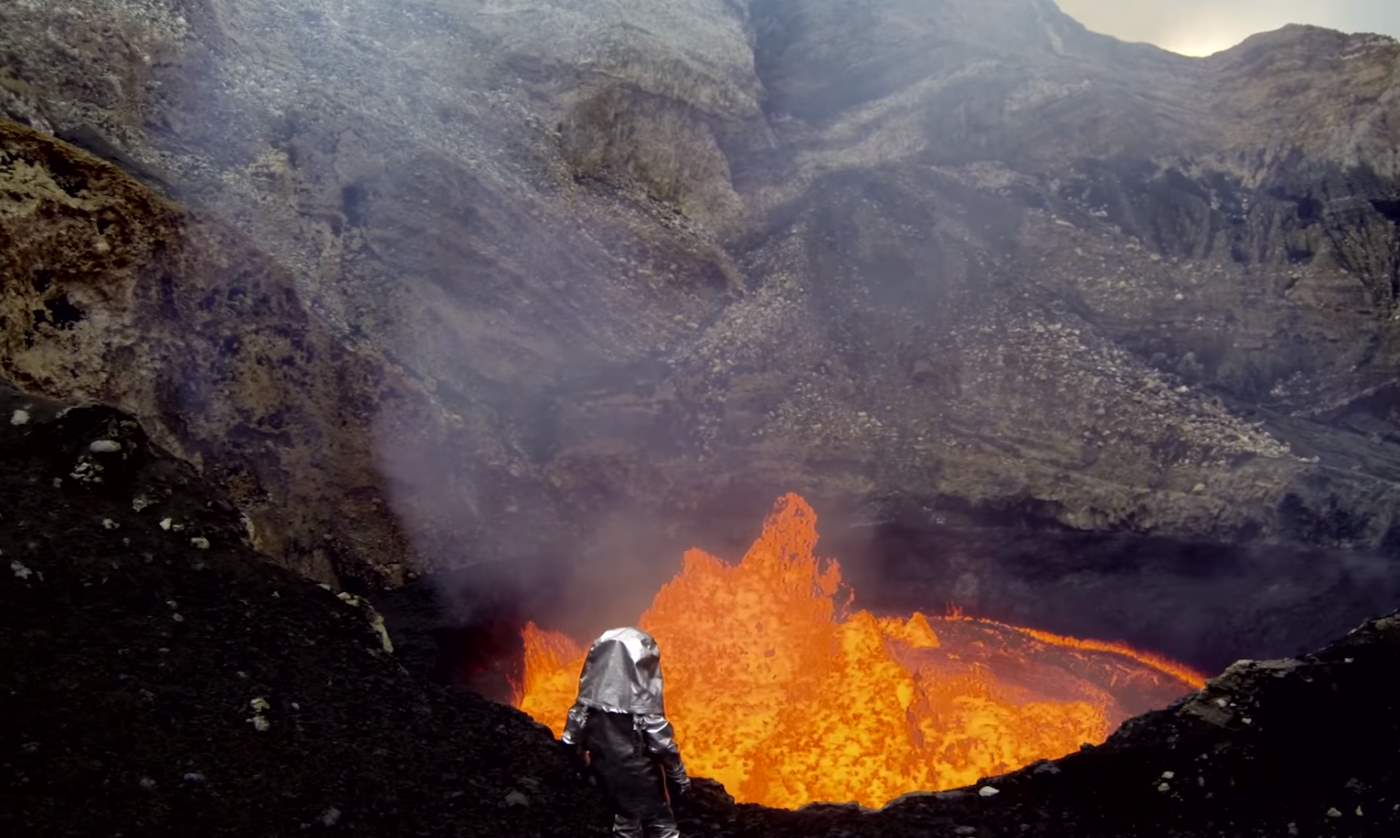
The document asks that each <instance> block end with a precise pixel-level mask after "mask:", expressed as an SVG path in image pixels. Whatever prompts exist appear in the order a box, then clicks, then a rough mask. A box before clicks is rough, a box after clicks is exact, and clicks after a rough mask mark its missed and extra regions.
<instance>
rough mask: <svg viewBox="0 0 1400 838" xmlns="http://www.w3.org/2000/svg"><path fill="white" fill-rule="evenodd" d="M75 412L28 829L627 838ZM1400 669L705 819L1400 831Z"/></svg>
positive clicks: (131, 428) (35, 724) (229, 512)
mask: <svg viewBox="0 0 1400 838" xmlns="http://www.w3.org/2000/svg"><path fill="white" fill-rule="evenodd" d="M59 407H60V406H59V405H56V404H53V403H50V402H47V401H44V400H40V399H33V398H28V397H25V396H23V395H22V394H19V393H17V392H15V391H13V390H10V389H9V388H3V389H0V414H3V415H4V416H5V417H7V421H6V422H5V423H3V424H0V461H3V462H4V464H5V468H4V469H3V470H0V501H3V504H4V507H3V508H4V516H5V518H4V523H5V526H4V528H2V529H0V571H3V572H0V600H3V602H4V603H5V607H4V608H3V609H0V654H3V656H4V659H5V660H6V662H7V666H6V667H5V668H4V669H3V671H0V719H3V723H0V742H3V743H4V746H3V747H4V751H3V752H2V753H0V774H2V775H3V779H4V782H5V784H6V788H7V796H6V801H7V803H6V806H4V807H3V808H0V829H3V830H4V831H5V834H13V835H55V836H57V835H72V836H78V835H92V834H97V833H102V834H109V833H111V834H140V835H172V836H174V835H190V834H212V835H231V836H232V835H240V836H251V835H282V834H300V833H303V832H309V833H314V834H319V833H323V832H325V833H341V834H352V835H375V836H397V835H404V836H408V835H416V836H443V837H444V838H446V836H457V835H479V836H506V835H509V836H520V838H533V837H534V836H558V838H567V837H568V836H588V835H600V836H601V835H604V834H606V833H607V826H608V816H607V812H606V811H605V810H604V808H603V807H602V805H601V802H600V801H599V800H598V798H597V795H596V792H595V791H594V790H593V789H592V788H591V787H590V786H588V785H587V784H586V783H584V782H582V781H581V779H580V778H578V777H577V776H576V775H574V774H573V773H572V772H571V771H570V770H569V768H568V763H567V761H566V759H565V757H564V756H563V755H562V754H561V753H560V752H559V751H558V750H557V746H556V745H555V743H553V742H552V741H551V738H550V735H549V733H548V731H546V730H545V729H544V728H542V727H540V726H538V725H536V724H534V723H532V722H530V721H529V720H528V719H526V718H525V717H524V716H523V715H521V714H519V713H517V712H516V711H514V710H511V709H509V708H506V707H503V706H499V705H494V704H491V703H489V702H486V701H484V700H482V699H480V698H478V697H476V696H473V695H470V694H457V693H448V692H444V691H442V690H439V689H437V688H434V687H429V686H426V685H424V684H423V683H422V682H420V681H419V680H417V679H415V678H413V677H411V676H410V675H408V674H407V673H406V672H405V671H404V670H403V669H402V668H400V667H399V666H398V664H397V663H396V660H395V657H394V655H393V654H392V653H390V652H389V651H388V650H387V648H386V644H385V638H384V637H383V636H382V635H381V633H380V631H379V629H378V628H377V627H376V625H375V622H374V619H373V618H374V614H373V611H372V610H370V609H369V606H368V605H367V604H366V603H364V602H363V601H360V600H357V599H354V598H352V597H348V596H337V595H335V594H334V593H333V592H332V591H329V590H326V589H325V588H324V587H323V586H318V585H315V584H313V583H311V582H308V581H306V580H303V579H300V578H298V577H296V576H294V575H293V574H291V573H289V572H288V571H286V570H285V569H282V568H279V567H276V566H274V565H272V564H270V563H268V562H265V561H263V560H262V559H260V558H259V557H257V556H256V555H255V554H253V553H252V551H251V550H250V549H249V548H248V546H247V545H246V544H245V543H244V542H243V538H244V530H243V525H242V523H241V522H240V520H239V516H238V514H237V512H236V511H235V510H234V509H233V507H232V505H231V504H229V503H228V502H227V501H225V500H224V499H223V498H222V496H221V495H220V494H219V493H218V492H216V491H214V490H213V489H212V488H211V487H210V486H209V485H208V484H207V483H205V482H204V481H202V480H200V479H199V477H198V476H197V475H196V474H195V473H194V471H193V470H192V469H191V468H190V467H189V466H187V465H185V464H183V463H180V462H179V461H177V460H174V459H172V458H170V457H169V456H168V455H167V454H166V453H165V452H163V451H161V450H160V449H159V448H157V447H156V446H154V445H153V444H152V443H151V442H150V441H149V440H148V439H147V438H146V436H145V434H144V432H143V431H142V429H141V427H140V426H139V425H138V424H137V423H136V422H135V421H134V420H132V419H131V418H130V417H129V416H126V415H123V414H121V413H118V412H116V411H113V410H110V409H107V408H74V409H68V410H60V409H59ZM16 411H20V413H16ZM15 421H18V424H15ZM93 443H106V444H101V445H94V444H93ZM114 447H117V448H119V450H113V449H114ZM94 463H100V464H101V465H102V468H101V469H100V470H97V469H94V468H93V464H94ZM84 464H87V466H86V467H84ZM75 475H76V476H75ZM98 477H100V478H101V480H100V481H99V480H98V479H96V478H98ZM1397 666H1400V615H1397V616H1392V617H1390V618H1387V619H1382V620H1378V621H1375V622H1372V623H1370V624H1368V625H1366V626H1364V627H1362V628H1361V629H1359V630H1357V631H1355V632H1353V633H1351V634H1350V635H1348V636H1347V637H1346V638H1344V639H1343V640H1341V641H1339V642H1337V643H1335V644H1333V645H1332V646H1330V647H1328V648H1327V649H1326V650H1324V651H1322V652H1320V653H1318V654H1315V655H1308V656H1305V657H1303V658H1300V659H1298V660H1283V661H1274V662H1266V663H1253V662H1243V663H1240V664H1237V665H1235V666H1233V667H1231V668H1230V669H1229V670H1228V671H1227V672H1226V673H1225V674H1224V675H1222V676H1221V677H1220V678H1217V679H1216V680H1214V681H1213V682H1211V683H1210V685H1209V686H1208V687H1207V688H1206V690H1205V691H1203V692H1202V693H1200V694H1198V695H1194V696H1191V697H1189V698H1187V699H1186V700H1184V701H1183V702H1181V703H1179V704H1178V705H1177V706H1175V707H1172V708H1170V709H1168V710H1164V711H1160V712H1156V713H1150V714H1148V715H1146V716H1143V717H1140V718H1138V719H1136V720H1133V721H1131V722H1129V723H1128V724H1127V725H1125V726H1124V727H1123V729H1122V730H1121V731H1119V732H1118V733H1117V734H1116V735H1115V736H1114V737H1113V738H1112V739H1110V740H1109V741H1108V742H1107V743H1106V744H1105V745H1103V746H1101V747H1097V748H1092V747H1089V748H1085V749H1084V750H1083V751H1082V752H1080V753H1079V754H1076V755H1074V756H1071V757H1068V758H1066V759H1064V760H1060V761H1059V762H1056V763H1046V764H1041V765H1037V766H1033V767H1031V768H1029V769H1027V770H1025V771H1022V772H1018V773H1016V774H1013V775H1009V776H1006V777H1000V778H993V779H989V780H986V781H984V782H983V783H981V784H979V786H978V787H976V788H973V789H968V790H963V791H955V792H948V793H944V794H939V795H922V794H921V795H912V796H910V797H908V798H905V799H903V800H901V801H898V802H896V803H894V804H892V805H891V806H889V807H888V808H886V809H884V810H882V811H879V812H868V811H862V810H860V809H858V808H855V807H845V806H816V807H810V808H808V809H805V810H803V811H800V812H795V813H794V812H785V811H774V810H766V809H762V808H759V807H755V806H739V807H736V806H735V805H734V803H733V801H732V799H730V798H729V796H728V795H727V794H726V793H725V792H724V790H723V789H722V788H720V787H719V786H717V785H716V784H714V783H711V782H708V781H704V780H701V781H699V782H697V784H696V786H697V787H696V790H695V792H694V794H693V795H692V796H691V797H689V798H687V799H686V800H684V801H682V803H681V807H680V812H681V820H682V826H683V830H684V834H686V835H688V836H692V837H693V838H720V836H725V837H726V838H730V837H732V838H741V837H742V838H759V837H760V836H763V838H785V837H786V836H791V837H792V838H797V836H802V838H818V836H829V837H830V838H836V836H845V837H846V838H863V837H864V836H870V838H877V836H882V837H883V838H904V836H910V838H912V836H927V835H964V834H966V835H972V834H976V835H990V836H1020V835H1030V836H1046V838H1050V836H1057V837H1058V836H1064V835H1066V834H1073V835H1077V836H1092V837H1093V838H1099V837H1100V836H1101V837H1102V838H1110V836H1113V838H1121V836H1125V835H1143V836H1149V835H1150V836H1177V838H1219V836H1222V835H1229V836H1238V838H1246V836H1277V835H1291V834H1295V833H1296V834H1299V835H1311V836H1338V837H1339V838H1340V837H1341V836H1346V838H1363V836H1389V835H1394V834H1395V830H1396V829H1397V828H1400V793H1397V789H1400V775H1397V770H1400V769H1397V763H1396V761H1395V754H1396V753H1397V750H1400V712H1397V711H1400V707H1397V701H1400V697H1398V696H1397V693H1396V691H1395V690H1394V689H1391V688H1390V686H1391V683H1392V682H1393V675H1394V672H1395V669H1396V667H1397ZM986 786H991V787H992V788H995V789H996V790H997V792H998V793H997V794H995V795H993V796H982V795H981V794H980V793H979V790H980V789H981V788H983V787H986ZM1333 813H1335V814H1333ZM968 830H972V831H968Z"/></svg>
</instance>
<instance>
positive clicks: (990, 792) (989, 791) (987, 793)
mask: <svg viewBox="0 0 1400 838" xmlns="http://www.w3.org/2000/svg"><path fill="white" fill-rule="evenodd" d="M977 794H978V795H980V796H982V797H996V796H997V795H999V794H1001V789H998V788H995V787H993V786H983V787H982V788H980V789H978V790H977Z"/></svg>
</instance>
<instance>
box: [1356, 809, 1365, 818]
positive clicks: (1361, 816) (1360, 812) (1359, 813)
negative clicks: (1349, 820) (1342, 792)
mask: <svg viewBox="0 0 1400 838" xmlns="http://www.w3.org/2000/svg"><path fill="white" fill-rule="evenodd" d="M1356 816H1357V817H1358V818H1364V817H1366V815H1365V814H1364V813H1363V812H1362V811H1361V807H1360V806H1357V807H1356Z"/></svg>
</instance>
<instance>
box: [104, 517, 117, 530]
mask: <svg viewBox="0 0 1400 838" xmlns="http://www.w3.org/2000/svg"><path fill="white" fill-rule="evenodd" d="M102 529H104V530H115V529H121V524H118V523H117V522H116V521H113V520H112V519H111V518H103V519H102Z"/></svg>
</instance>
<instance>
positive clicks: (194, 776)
mask: <svg viewBox="0 0 1400 838" xmlns="http://www.w3.org/2000/svg"><path fill="white" fill-rule="evenodd" d="M206 779H208V778H206V777H205V776H204V775H203V774H201V773H199V772H198V771H191V772H189V773H188V774H186V775H185V782H187V783H202V782H204V781H205V780H206Z"/></svg>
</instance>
